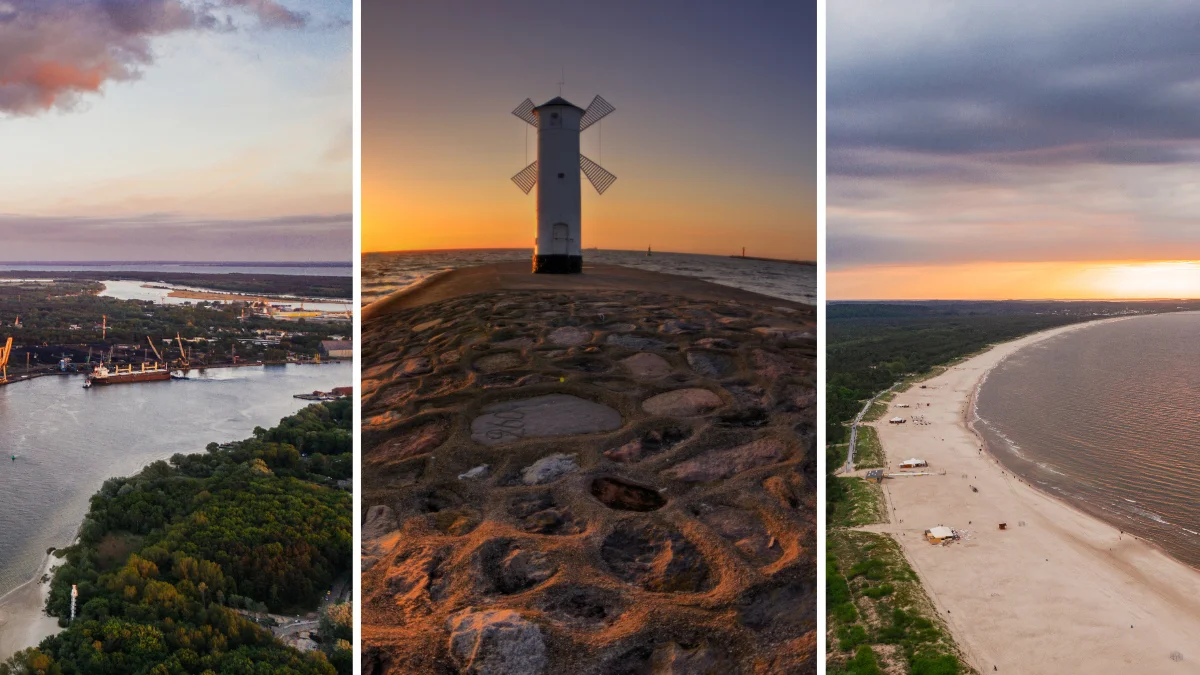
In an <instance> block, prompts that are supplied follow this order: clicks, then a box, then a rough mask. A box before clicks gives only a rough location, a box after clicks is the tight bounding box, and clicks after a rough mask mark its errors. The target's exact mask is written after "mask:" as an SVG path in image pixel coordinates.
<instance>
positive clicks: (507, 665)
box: [446, 609, 546, 675]
mask: <svg viewBox="0 0 1200 675" xmlns="http://www.w3.org/2000/svg"><path fill="white" fill-rule="evenodd" d="M446 628H447V629H448V630H449V631H450V653H451V654H453V655H454V659H455V660H456V661H457V662H458V664H459V666H460V667H461V672H463V673H472V674H473V675H538V674H539V673H542V672H543V671H544V670H545V668H546V643H545V642H544V641H543V640H542V633H541V631H540V630H538V627H537V626H535V625H534V624H532V623H530V622H529V621H526V620H525V619H524V618H522V617H521V615H520V614H518V613H516V612H514V611H512V610H495V611H489V612H476V611H473V610H470V609H468V610H466V611H463V612H459V613H458V614H455V615H453V616H451V617H450V619H449V621H447V622H446Z"/></svg>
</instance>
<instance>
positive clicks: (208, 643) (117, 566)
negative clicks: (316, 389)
mask: <svg viewBox="0 0 1200 675" xmlns="http://www.w3.org/2000/svg"><path fill="white" fill-rule="evenodd" d="M352 411H353V408H352V404H351V402H350V401H349V400H342V401H336V402H331V403H323V404H316V405H312V406H309V407H308V408H305V409H304V410H301V411H300V412H298V413H297V414H295V415H293V416H291V417H288V418H285V419H284V420H282V421H281V422H280V425H279V426H277V427H275V428H272V429H267V430H264V429H256V430H255V435H254V437H252V438H249V439H246V440H244V441H240V442H236V443H232V444H228V445H223V446H222V445H218V444H216V443H210V444H209V446H208V448H207V452H205V453H203V454H192V455H182V454H177V455H175V456H173V457H172V458H171V459H170V461H169V462H165V461H158V462H154V463H152V464H150V465H149V466H147V467H146V468H145V469H143V470H142V471H141V472H140V473H138V474H137V475H135V476H131V477H128V478H114V479H111V480H108V481H106V482H105V483H104V486H103V487H102V488H101V490H100V491H99V492H98V493H97V494H96V495H95V496H93V497H92V500H91V509H90V511H89V512H88V515H87V517H86V519H85V520H84V523H83V526H82V527H81V529H80V538H79V542H78V543H76V544H75V545H73V546H71V547H69V548H66V549H64V550H63V551H59V552H56V554H58V555H62V557H64V558H65V562H64V564H63V565H62V566H61V567H59V568H58V569H56V570H55V572H54V577H53V579H52V580H51V585H50V598H49V600H48V602H47V608H46V611H47V613H49V614H50V615H52V616H57V617H59V624H60V625H62V626H65V627H66V628H65V630H64V631H63V632H61V633H59V634H58V635H55V636H53V637H50V638H46V639H45V640H44V641H43V642H42V643H41V644H40V645H39V646H38V647H37V648H36V649H29V650H26V651H24V652H21V653H19V654H17V655H16V656H14V657H13V658H12V659H10V661H9V662H8V663H6V664H4V665H0V675H7V674H8V673H39V674H40V673H46V674H57V673H62V674H64V675H74V674H84V673H87V674H96V675H107V674H109V673H111V674H114V675H116V674H118V673H120V674H126V673H153V674H155V675H158V674H161V675H175V674H183V673H189V674H208V673H213V674H216V673H222V674H224V673H234V674H239V673H245V674H247V675H249V674H255V675H257V674H259V673H281V674H292V673H294V674H297V675H308V674H312V675H334V674H335V673H340V674H345V673H349V672H350V668H351V661H352V658H351V655H350V652H349V643H348V642H346V640H345V635H346V634H347V631H348V626H347V623H348V622H347V621H346V618H348V617H346V616H344V615H345V614H346V610H345V609H339V610H337V611H336V612H333V613H332V615H333V617H334V618H331V616H330V612H328V611H327V612H323V614H322V620H321V625H322V627H323V629H324V631H325V632H326V634H325V635H323V637H324V638H325V640H324V641H323V647H324V649H323V650H322V651H316V652H310V653H308V654H304V653H301V652H299V651H297V650H295V649H292V648H290V647H288V646H286V645H284V644H283V643H281V642H279V641H278V640H276V639H275V638H274V637H273V636H272V634H271V633H270V631H268V630H266V629H264V628H261V627H260V626H258V625H256V624H255V623H254V622H253V621H252V620H251V619H250V618H248V617H247V616H245V615H243V614H241V613H239V612H238V611H235V610H239V609H240V610H248V611H251V612H261V611H267V610H269V611H272V612H286V613H296V612H306V611H313V610H315V609H317V607H318V606H319V605H320V602H321V600H322V598H323V597H324V596H325V594H326V592H327V591H329V590H330V587H331V586H332V584H333V583H334V581H335V580H337V579H338V578H345V577H347V576H348V575H349V574H350V571H351V543H352V529H351V520H350V518H351V508H352V499H351V495H350V493H349V492H347V491H345V490H341V489H338V488H337V487H334V485H333V484H332V483H333V481H334V479H336V478H341V477H345V476H348V475H349V471H350V468H349V467H350V466H351V462H352V443H351V424H352ZM329 467H336V470H335V471H332V472H330V471H328V469H329ZM72 585H76V586H77V587H78V590H79V598H78V614H77V617H76V619H75V621H74V622H68V618H69V616H70V607H71V587H72ZM335 607H336V606H335ZM326 609H327V610H328V608H326ZM339 617H340V618H339ZM68 623H69V625H68Z"/></svg>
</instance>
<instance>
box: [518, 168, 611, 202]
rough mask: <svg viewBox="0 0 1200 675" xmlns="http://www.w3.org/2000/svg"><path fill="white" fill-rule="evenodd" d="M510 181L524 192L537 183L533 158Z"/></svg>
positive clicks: (527, 192)
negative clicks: (531, 161)
mask: <svg viewBox="0 0 1200 675" xmlns="http://www.w3.org/2000/svg"><path fill="white" fill-rule="evenodd" d="M601 170H602V171H603V169H601ZM512 182H514V183H516V184H517V187H519V188H521V190H522V191H524V192H525V194H529V191H530V190H532V189H533V186H534V185H537V161H536V160H535V161H534V163H533V164H530V165H529V166H527V167H525V168H524V169H521V170H520V171H519V172H517V175H515V176H513V177H512Z"/></svg>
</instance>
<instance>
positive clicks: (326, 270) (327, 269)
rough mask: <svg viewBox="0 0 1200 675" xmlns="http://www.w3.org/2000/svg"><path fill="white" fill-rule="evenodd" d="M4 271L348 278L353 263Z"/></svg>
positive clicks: (44, 265)
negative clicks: (285, 275) (275, 275)
mask: <svg viewBox="0 0 1200 675" xmlns="http://www.w3.org/2000/svg"><path fill="white" fill-rule="evenodd" d="M5 270H27V271H30V272H93V271H105V270H107V271H112V272H176V273H184V272H186V273H190V274H289V275H310V276H320V277H348V276H352V275H353V274H354V266H353V265H351V264H350V263H346V264H344V265H341V264H337V265H333V264H330V265H324V264H322V265H305V264H304V263H296V264H294V265H292V264H288V265H263V264H255V263H160V262H111V263H110V262H71V263H50V262H27V263H24V262H6V263H0V272H3V271H5Z"/></svg>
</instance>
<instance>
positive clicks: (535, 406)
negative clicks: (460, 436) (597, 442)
mask: <svg viewBox="0 0 1200 675" xmlns="http://www.w3.org/2000/svg"><path fill="white" fill-rule="evenodd" d="M619 428H621V414H620V413H618V412H617V411H616V410H613V409H612V408H610V407H608V406H606V405H601V404H599V403H593V402H591V401H585V400H584V399H581V398H579V397H577V396H570V395H567V394H548V395H546V396H535V397H533V398H526V399H520V400H516V401H505V402H503V403H494V404H492V405H489V406H487V407H485V408H484V409H483V414H482V415H480V416H479V417H476V418H475V420H474V421H473V422H471V439H472V440H474V441H475V442H476V443H483V444H484V445H501V444H504V443H512V442H514V441H519V440H521V439H523V438H531V437H532V438H538V437H546V436H573V435H575V434H594V433H600V432H604V431H613V430H615V429H619Z"/></svg>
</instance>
